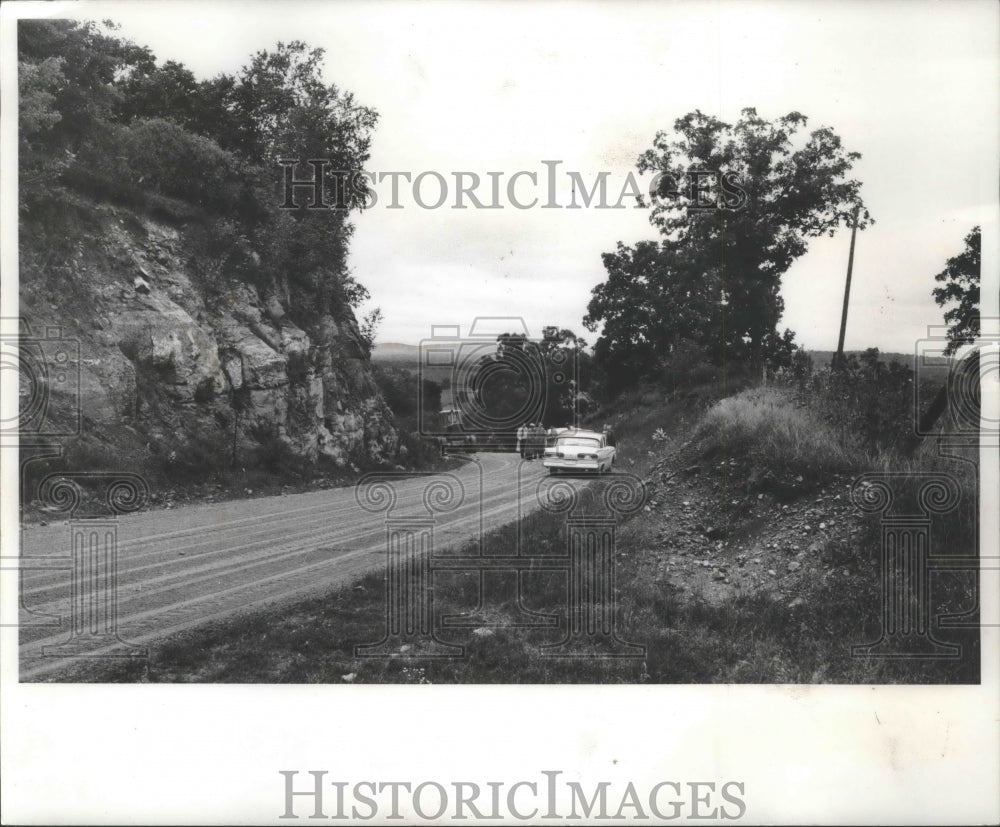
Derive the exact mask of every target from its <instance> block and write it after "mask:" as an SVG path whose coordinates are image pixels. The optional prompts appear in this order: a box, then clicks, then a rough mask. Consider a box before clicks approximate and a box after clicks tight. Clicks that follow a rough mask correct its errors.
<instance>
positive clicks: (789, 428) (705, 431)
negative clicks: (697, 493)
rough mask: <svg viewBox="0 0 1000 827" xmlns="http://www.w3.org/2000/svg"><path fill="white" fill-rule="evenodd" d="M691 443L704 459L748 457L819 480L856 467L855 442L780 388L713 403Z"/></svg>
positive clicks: (760, 465) (779, 470) (775, 469)
mask: <svg viewBox="0 0 1000 827" xmlns="http://www.w3.org/2000/svg"><path fill="white" fill-rule="evenodd" d="M693 442H694V443H695V444H696V445H697V446H698V448H699V450H700V452H701V454H702V455H704V456H708V457H725V458H727V459H736V460H749V461H750V462H751V464H752V465H753V466H754V467H755V468H756V469H757V470H760V471H771V472H774V473H779V474H784V473H794V474H799V475H802V476H803V477H805V478H809V479H820V478H822V477H824V476H825V475H828V474H831V473H843V472H849V471H851V470H853V469H855V468H857V467H859V462H858V459H859V456H858V451H857V449H856V446H853V445H851V444H850V443H849V442H847V443H845V441H844V440H842V439H841V438H840V436H839V435H838V434H837V432H836V431H835V430H834V429H833V428H832V427H831V426H830V425H828V424H827V423H825V422H824V421H823V420H822V419H820V418H819V417H817V416H816V415H815V414H814V413H813V412H811V411H810V410H809V409H807V408H805V407H803V406H801V405H797V404H796V401H795V398H794V396H793V395H792V394H791V393H789V392H788V391H786V390H784V389H778V388H754V389H751V390H746V391H743V392H742V393H739V394H737V395H736V396H731V397H728V398H726V399H723V400H721V401H719V402H718V403H716V404H715V405H714V406H713V407H712V408H711V409H710V410H709V411H708V412H707V413H706V414H705V416H704V417H703V418H702V421H701V423H700V424H699V426H698V428H697V429H696V431H695V434H694V437H693Z"/></svg>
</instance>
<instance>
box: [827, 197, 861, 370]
mask: <svg viewBox="0 0 1000 827" xmlns="http://www.w3.org/2000/svg"><path fill="white" fill-rule="evenodd" d="M860 209H861V207H860V205H859V206H857V207H855V208H854V220H853V221H852V225H851V252H850V253H849V254H848V256H847V284H846V285H844V309H843V311H842V312H841V314H840V339H838V340H837V352H836V354H835V355H834V357H833V366H834V367H835V368H839V367H841V366H842V365H843V363H844V334H845V333H847V305H848V304H849V303H850V301H851V273H852V272H853V270H854V239H855V237H856V236H857V234H858V210H860Z"/></svg>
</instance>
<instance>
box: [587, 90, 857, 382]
mask: <svg viewBox="0 0 1000 827" xmlns="http://www.w3.org/2000/svg"><path fill="white" fill-rule="evenodd" d="M806 122H807V119H806V117H805V116H804V115H802V114H800V113H798V112H791V113H789V114H788V115H785V116H784V117H781V118H778V119H777V120H775V121H767V120H764V119H763V118H761V117H759V116H758V114H757V111H756V110H755V109H744V110H743V111H742V113H741V116H740V119H739V120H738V121H737V122H736V123H735V124H728V123H725V122H723V121H721V120H719V119H717V118H714V117H712V116H709V115H705V114H704V113H702V112H700V111H695V112H692V113H690V114H688V115H686V116H684V117H683V118H680V119H678V120H677V121H676V122H675V123H674V130H673V132H672V133H667V132H659V133H657V136H656V139H655V141H654V144H653V147H652V148H651V149H649V150H647V151H646V152H645V153H644V154H643V155H642V156H641V157H640V158H639V164H638V167H639V170H640V171H641V172H652V173H655V176H654V179H653V180H654V184H653V186H652V188H651V199H652V203H651V206H652V209H651V213H650V222H651V223H652V224H653V225H654V226H655V227H656V228H657V229H658V230H659V231H660V234H661V236H662V241H661V242H660V244H659V245H658V246H657V245H651V244H649V243H648V242H644V243H642V244H640V245H636V247H635V248H634V249H632V248H628V247H625V246H623V245H621V244H620V245H619V247H618V251H617V252H616V253H611V254H605V256H604V260H605V267H606V269H607V270H608V273H609V279H608V282H606V283H605V284H604V285H599V286H598V287H597V288H595V289H594V293H593V299H592V301H591V304H590V306H589V308H588V311H589V312H588V316H587V319H586V320H585V324H587V326H588V328H589V329H596V327H597V325H598V324H600V323H601V322H604V323H605V331H604V333H603V335H602V337H601V340H600V341H599V342H598V343H597V345H596V346H595V355H596V354H600V356H601V358H602V360H609V359H610V360H611V361H612V362H614V361H615V360H616V359H617V360H620V361H621V364H622V365H623V366H624V367H625V368H626V373H629V374H633V373H635V371H636V370H640V371H645V372H647V374H648V373H650V372H655V371H656V370H657V369H658V367H659V365H660V361H661V360H662V359H663V358H664V357H665V355H666V354H667V353H669V349H670V348H671V347H672V346H673V345H674V343H675V342H677V341H679V340H681V339H690V338H693V339H694V340H695V341H699V342H701V343H703V344H704V345H705V346H706V348H707V351H708V352H709V354H710V356H711V358H712V359H713V361H715V362H722V361H729V362H732V361H737V362H743V363H749V364H752V365H753V366H754V367H759V366H760V365H761V363H762V362H763V361H764V360H765V359H766V358H767V357H768V355H769V353H768V347H769V345H770V344H774V345H777V346H779V347H781V346H783V345H782V343H783V342H786V341H789V339H788V338H787V337H788V336H790V335H791V334H790V332H789V333H786V334H785V337H781V336H777V333H776V330H777V323H778V321H779V320H780V318H781V314H782V312H783V309H784V304H783V302H782V300H781V295H780V288H781V277H782V276H783V275H784V273H785V272H787V270H788V268H789V267H790V266H791V265H792V263H793V262H794V261H795V260H796V259H797V258H799V257H800V256H801V255H803V254H804V253H805V252H806V250H807V246H808V239H810V238H815V237H818V236H820V235H823V234H828V235H833V234H834V233H835V232H836V230H837V228H838V227H839V226H841V225H842V224H843V225H847V224H848V223H849V222H850V221H851V219H852V213H853V210H854V208H855V207H858V208H859V222H858V227H859V228H860V229H864V228H865V227H867V226H868V225H869V224H871V223H872V218H871V216H870V214H869V213H868V210H867V209H865V208H864V205H863V204H862V201H861V196H860V189H861V184H860V182H858V181H857V180H854V179H851V178H849V177H848V175H849V173H850V171H851V168H852V166H853V163H854V162H855V161H856V160H857V159H859V158H860V157H861V156H860V155H859V154H858V153H856V152H848V151H846V150H845V149H844V147H843V146H842V144H841V140H840V138H839V137H838V136H837V135H836V134H835V133H834V132H833V130H832V129H830V128H828V127H822V128H819V129H816V130H813V131H812V132H810V133H808V134H807V135H805V134H802V130H803V129H804V127H805V126H806ZM637 351H638V353H637ZM614 366H615V367H617V364H615V365H614ZM641 366H645V367H641ZM608 369H609V371H610V369H611V366H608Z"/></svg>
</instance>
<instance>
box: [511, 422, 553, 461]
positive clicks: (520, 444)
mask: <svg viewBox="0 0 1000 827" xmlns="http://www.w3.org/2000/svg"><path fill="white" fill-rule="evenodd" d="M545 436H546V430H545V428H543V427H542V423H541V422H528V423H526V424H524V425H522V426H521V427H520V428H518V429H517V452H518V453H519V454H520V455H521V459H537V458H538V457H540V456H541V455H542V454H544V453H545Z"/></svg>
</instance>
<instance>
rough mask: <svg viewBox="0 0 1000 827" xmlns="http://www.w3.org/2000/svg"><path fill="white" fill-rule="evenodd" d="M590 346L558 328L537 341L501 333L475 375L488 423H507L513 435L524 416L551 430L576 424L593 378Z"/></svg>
mask: <svg viewBox="0 0 1000 827" xmlns="http://www.w3.org/2000/svg"><path fill="white" fill-rule="evenodd" d="M586 347H587V343H586V341H585V340H583V339H581V338H580V337H579V336H577V335H576V334H575V333H573V331H571V330H566V329H560V328H558V327H556V326H549V327H546V328H544V331H543V336H542V338H541V340H537V341H536V340H532V339H529V338H528V337H527V336H525V335H524V334H523V333H503V334H501V335H500V336H498V337H497V346H496V351H495V352H494V353H493V354H490V355H488V356H484V357H483V358H482V359H481V360H480V361H479V362H478V363H477V364H476V365H475V367H474V369H473V371H472V376H471V382H470V385H471V388H470V390H471V392H472V393H473V394H474V395H475V397H476V400H475V402H476V407H478V408H479V409H480V410H481V411H484V412H485V416H486V418H487V419H488V421H489V422H494V423H501V422H503V423H507V425H508V426H509V427H507V428H506V429H505V430H507V431H511V432H512V431H514V430H516V428H517V426H518V425H521V424H523V422H522V421H520V420H521V419H523V418H527V419H534V420H536V421H540V422H541V423H542V424H543V425H544V426H545V427H547V428H551V427H563V426H567V425H570V424H572V422H573V417H574V406H580V405H581V404H585V399H586V398H585V397H582V396H581V395H582V394H583V388H584V387H585V386H586V383H587V382H588V381H589V375H590V368H589V363H590V357H589V355H588V354H587V353H586Z"/></svg>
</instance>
